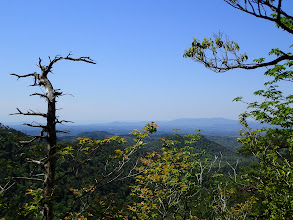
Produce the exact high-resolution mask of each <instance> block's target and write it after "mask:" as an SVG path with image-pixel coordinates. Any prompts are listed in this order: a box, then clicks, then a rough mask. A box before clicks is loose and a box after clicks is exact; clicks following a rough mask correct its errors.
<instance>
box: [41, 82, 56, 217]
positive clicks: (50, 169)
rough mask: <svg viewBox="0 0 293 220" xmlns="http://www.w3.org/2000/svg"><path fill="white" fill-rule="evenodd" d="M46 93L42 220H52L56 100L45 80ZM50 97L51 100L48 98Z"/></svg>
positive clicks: (49, 84)
mask: <svg viewBox="0 0 293 220" xmlns="http://www.w3.org/2000/svg"><path fill="white" fill-rule="evenodd" d="M44 86H45V88H46V91H47V100H48V112H47V126H46V127H47V130H46V131H47V142H48V144H47V158H48V159H47V161H46V162H45V164H44V169H45V176H44V198H45V203H44V216H43V219H45V220H50V219H53V205H54V202H53V201H52V196H53V194H54V185H55V182H54V180H55V170H56V161H57V158H56V145H57V135H56V99H55V94H54V92H55V90H54V89H53V86H52V85H51V83H50V81H49V80H47V82H46V83H44ZM50 97H52V98H50Z"/></svg>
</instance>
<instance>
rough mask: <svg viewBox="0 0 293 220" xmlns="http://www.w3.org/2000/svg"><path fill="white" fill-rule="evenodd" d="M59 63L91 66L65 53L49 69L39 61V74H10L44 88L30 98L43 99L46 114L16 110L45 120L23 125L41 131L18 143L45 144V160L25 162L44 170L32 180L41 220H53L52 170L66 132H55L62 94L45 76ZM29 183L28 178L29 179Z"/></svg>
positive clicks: (84, 60) (21, 113)
mask: <svg viewBox="0 0 293 220" xmlns="http://www.w3.org/2000/svg"><path fill="white" fill-rule="evenodd" d="M61 60H70V61H81V62H86V63H91V64H95V62H94V61H93V60H92V59H90V57H79V58H73V57H72V54H71V53H69V54H68V55H67V56H65V57H62V56H59V55H57V56H56V57H55V58H54V59H53V60H51V58H50V57H49V61H50V62H49V65H47V66H46V65H43V64H42V60H41V59H40V58H39V63H38V65H37V66H38V67H39V68H40V70H41V73H36V72H34V73H31V74H27V75H17V74H14V73H13V74H11V75H14V76H16V77H18V79H19V78H25V77H33V79H34V83H33V84H32V85H31V86H39V87H43V88H45V91H46V93H45V94H41V93H34V94H32V95H37V96H40V97H42V98H45V99H46V101H47V103H48V108H47V113H41V112H35V111H32V110H29V111H27V112H22V111H21V110H19V109H18V108H17V110H18V113H15V114H19V115H30V116H40V117H43V118H45V119H46V120H47V123H46V125H40V124H33V123H31V124H26V125H27V126H30V127H37V128H41V129H42V130H41V133H40V135H39V136H35V137H34V138H33V139H31V140H29V141H22V142H21V143H22V144H29V143H32V142H33V141H35V140H37V139H42V140H45V141H46V142H47V145H46V149H45V151H46V156H45V158H41V159H39V160H35V159H30V158H27V160H28V162H31V163H34V164H37V165H39V166H41V167H42V169H43V170H44V179H43V180H41V179H36V180H41V181H43V184H44V186H43V198H44V202H43V204H44V205H43V219H46V220H51V219H53V206H54V203H53V201H52V200H53V194H54V185H55V170H56V161H57V155H56V153H57V133H59V132H66V131H58V130H56V124H58V123H59V124H61V123H63V122H67V121H64V120H62V121H60V120H59V119H58V118H57V116H56V98H57V97H59V96H61V95H62V92H60V91H59V90H56V89H54V87H53V85H52V84H51V82H50V80H49V79H48V74H49V73H52V68H53V65H54V64H55V63H57V62H58V61H61ZM30 179H32V178H30Z"/></svg>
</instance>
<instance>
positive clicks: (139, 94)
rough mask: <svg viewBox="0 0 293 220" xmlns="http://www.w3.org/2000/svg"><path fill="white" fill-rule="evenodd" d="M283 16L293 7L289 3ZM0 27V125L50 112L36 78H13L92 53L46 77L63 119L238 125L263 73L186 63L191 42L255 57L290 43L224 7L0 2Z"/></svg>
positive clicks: (141, 0)
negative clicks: (211, 41)
mask: <svg viewBox="0 0 293 220" xmlns="http://www.w3.org/2000/svg"><path fill="white" fill-rule="evenodd" d="M285 3H287V5H288V7H287V8H288V9H290V10H291V11H290V10H289V11H288V12H292V10H293V2H292V1H290V0H287V1H285ZM0 17H1V19H0V25H1V35H0V40H1V42H2V44H1V52H0V59H1V63H2V65H1V67H0V71H1V80H0V87H1V91H2V92H1V94H0V99H1V103H2V106H1V109H0V122H3V123H6V122H18V121H19V122H21V121H31V120H34V119H31V118H27V117H24V116H9V114H10V113H13V112H15V109H16V107H18V108H20V109H21V110H23V111H25V110H26V109H33V110H36V111H37V110H39V111H45V110H46V103H45V101H44V100H41V99H39V98H38V97H30V96H29V94H31V93H34V92H40V91H41V90H40V89H39V88H37V87H29V86H28V85H29V84H30V83H31V82H32V79H21V80H18V81H17V80H16V78H14V77H13V76H10V75H9V74H10V73H17V74H28V73H32V72H34V71H38V67H37V66H36V65H35V64H36V63H37V62H38V58H39V57H41V58H42V59H43V60H44V61H43V62H44V63H45V62H47V61H48V60H47V57H48V56H51V57H54V56H55V55H57V54H61V55H67V54H68V53H69V52H70V51H72V53H73V54H74V56H76V57H79V56H90V57H91V58H92V59H94V60H95V61H97V64H96V65H91V64H87V63H78V62H70V61H64V62H62V61H61V62H60V63H57V64H56V65H55V66H54V69H53V71H54V74H52V75H51V76H50V79H51V81H52V82H53V84H54V85H55V88H56V89H61V90H62V91H63V92H64V93H67V94H72V95H73V96H70V95H68V96H64V97H61V98H60V99H59V102H58V107H59V108H62V110H61V111H59V112H58V114H59V115H60V117H61V118H62V119H66V120H72V121H75V122H77V123H94V122H105V121H117V120H118V121H142V120H150V121H157V120H172V119H176V118H211V117H224V118H230V119H237V118H238V115H239V114H240V113H242V112H243V111H244V110H245V108H246V106H245V105H244V104H241V103H235V102H232V100H233V98H235V97H237V96H244V97H245V99H246V100H251V101H253V100H254V97H253V96H252V93H253V91H255V90H257V89H260V88H262V87H263V83H264V82H265V81H266V78H265V77H264V76H263V72H264V69H263V70H254V71H245V70H234V71H231V72H226V73H221V74H217V73H214V72H212V71H210V70H207V69H205V68H204V67H203V66H202V65H200V64H198V63H194V62H193V61H192V60H189V59H186V58H183V57H182V55H183V53H184V50H185V49H187V48H188V47H189V46H190V45H191V42H192V40H193V37H196V38H203V37H205V36H207V37H209V36H212V35H213V33H217V32H219V31H221V32H223V33H224V35H228V36H229V38H230V39H233V40H234V41H237V42H238V43H239V45H240V48H241V49H242V51H243V52H244V51H246V52H247V53H248V56H249V57H250V58H251V60H252V59H254V58H259V57H263V56H265V55H266V54H267V52H269V50H270V49H271V48H274V47H278V48H281V49H284V51H288V50H287V48H288V47H289V45H290V44H292V36H290V35H289V34H287V33H286V32H283V31H282V30H278V29H277V28H276V27H275V25H274V24H272V23H270V22H268V21H264V20H260V19H257V18H254V17H251V16H249V15H246V14H244V13H241V12H240V11H237V10H235V9H233V8H232V7H230V6H228V5H227V4H226V3H224V1H222V0H207V1H201V0H193V1H192V0H185V1H175V0H174V1H173V0H172V1H170V0H168V1H167V0H160V1H158V0H124V1H121V0H108V1H106V0H103V1H102V0H85V1H74V0H71V1H55V0H51V1H3V2H1V8H0Z"/></svg>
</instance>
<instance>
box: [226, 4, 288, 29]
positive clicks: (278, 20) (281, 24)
mask: <svg viewBox="0 0 293 220" xmlns="http://www.w3.org/2000/svg"><path fill="white" fill-rule="evenodd" d="M224 1H225V2H226V3H228V4H229V5H230V6H232V7H233V8H236V9H238V10H241V11H243V12H245V13H247V14H250V15H253V16H255V17H258V18H262V19H265V20H269V21H272V22H275V23H276V24H277V25H278V26H279V27H281V28H282V29H283V30H285V31H287V32H289V33H291V34H292V33H293V29H292V28H290V25H288V24H287V23H285V22H283V21H282V19H281V18H286V19H289V20H292V19H293V17H292V16H290V15H288V14H287V13H286V12H284V11H283V10H282V7H281V3H282V0H279V1H277V2H278V3H277V6H274V5H273V3H271V2H270V1H267V0H258V1H254V0H245V1H244V3H241V2H242V1H238V0H224ZM243 4H244V6H243ZM247 4H249V5H250V9H248V7H247ZM253 4H257V9H258V10H257V12H256V11H255V9H254V6H253ZM265 6H266V7H267V10H270V12H271V13H270V15H271V14H274V13H277V16H276V17H274V16H268V15H267V13H266V9H265V8H264V7H265ZM261 7H262V10H263V12H264V13H265V14H262V13H261Z"/></svg>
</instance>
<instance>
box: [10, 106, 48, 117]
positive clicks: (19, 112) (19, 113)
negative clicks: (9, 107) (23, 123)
mask: <svg viewBox="0 0 293 220" xmlns="http://www.w3.org/2000/svg"><path fill="white" fill-rule="evenodd" d="M16 109H17V111H18V113H13V114H10V115H30V116H42V117H44V118H47V114H45V113H41V112H34V111H32V110H30V111H28V112H22V111H21V110H19V108H16Z"/></svg>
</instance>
